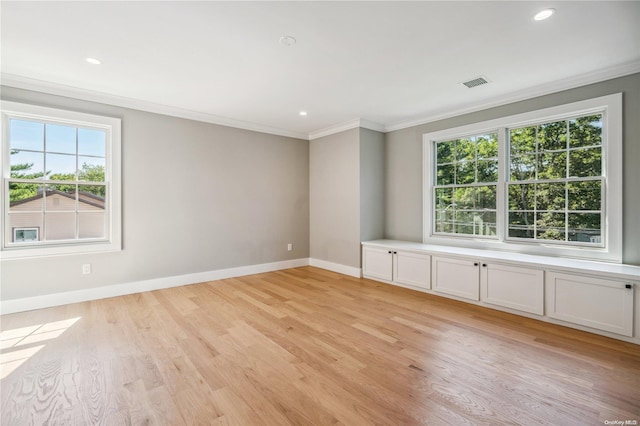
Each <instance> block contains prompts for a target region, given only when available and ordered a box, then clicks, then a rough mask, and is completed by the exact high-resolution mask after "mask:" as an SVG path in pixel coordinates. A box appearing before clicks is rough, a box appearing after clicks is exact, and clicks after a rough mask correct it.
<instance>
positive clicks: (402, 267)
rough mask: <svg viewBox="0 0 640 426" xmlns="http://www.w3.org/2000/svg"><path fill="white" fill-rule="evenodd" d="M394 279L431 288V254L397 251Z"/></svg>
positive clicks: (402, 282) (401, 282)
mask: <svg viewBox="0 0 640 426" xmlns="http://www.w3.org/2000/svg"><path fill="white" fill-rule="evenodd" d="M395 253H396V254H395V262H394V265H393V275H394V276H393V280H394V281H395V282H398V283H400V284H407V285H412V286H416V287H422V288H427V289H429V288H431V274H430V272H431V256H429V255H428V254H420V253H407V252H403V251H396V252H395Z"/></svg>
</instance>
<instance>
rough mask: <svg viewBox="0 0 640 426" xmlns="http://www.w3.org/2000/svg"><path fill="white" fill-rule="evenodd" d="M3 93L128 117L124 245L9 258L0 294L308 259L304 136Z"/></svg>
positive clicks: (0, 275)
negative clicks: (88, 269) (85, 270)
mask: <svg viewBox="0 0 640 426" xmlns="http://www.w3.org/2000/svg"><path fill="white" fill-rule="evenodd" d="M1 95H2V99H5V100H11V101H19V102H27V103H33V104H39V105H44V106H53V107H60V108H63V109H70V110H78V111H83V112H89V113H95V114H102V115H109V116H115V117H120V118H122V158H123V176H122V180H123V191H122V193H123V212H122V213H123V219H122V220H123V251H121V252H117V253H103V254H92V255H72V256H59V257H50V258H40V259H23V260H10V261H9V260H5V261H3V262H2V268H1V269H2V270H1V272H0V279H1V282H2V299H3V300H10V299H15V298H23V297H30V296H37V295H44V294H51V293H57V292H65V291H73V290H80V289H87V288H92V287H99V286H108V285H113V284H121V283H128V282H135V281H139V280H146V279H152V278H161V277H170V276H177V275H183V274H190V273H196V272H205V271H213V270H218V269H223V268H230V267H238V266H247V265H254V264H260V263H268V262H275V261H282V260H288V259H297V258H307V257H309V144H308V142H307V141H304V140H300V139H292V138H286V137H282V136H273V135H268V134H264V133H257V132H251V131H246V130H240V129H234V128H230V127H224V126H218V125H213V124H207V123H201V122H196V121H191V120H185V119H180V118H175V117H169V116H163V115H158V114H152V113H147V112H142V111H136V110H130V109H125V108H119V107H114V106H108V105H102V104H97V103H92V102H84V101H78V100H74V99H69V98H63V97H58V96H52V95H46V94H41V93H36V92H30V91H24V90H19V89H14V88H8V87H3V88H2V92H1ZM354 227H355V229H359V228H358V226H357V224H356V225H354ZM287 243H292V244H293V248H294V250H293V251H291V252H288V251H287ZM83 263H91V264H92V269H93V271H92V274H91V275H81V265H82V264H83Z"/></svg>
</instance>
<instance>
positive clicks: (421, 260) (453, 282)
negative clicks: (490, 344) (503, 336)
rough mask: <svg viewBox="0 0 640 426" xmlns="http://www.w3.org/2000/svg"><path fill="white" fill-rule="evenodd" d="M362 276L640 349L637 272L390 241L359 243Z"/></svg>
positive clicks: (639, 280) (623, 267) (639, 278)
mask: <svg viewBox="0 0 640 426" xmlns="http://www.w3.org/2000/svg"><path fill="white" fill-rule="evenodd" d="M362 268H363V271H362V272H363V276H364V277H365V278H372V279H376V280H380V281H385V282H388V283H391V284H396V285H401V286H405V287H411V288H415V289H417V290H421V291H425V292H428V293H433V294H437V295H441V296H445V297H452V298H455V299H457V300H462V301H467V302H469V303H474V304H479V305H483V306H486V307H491V308H494V309H500V310H506V311H508V312H512V313H515V314H520V315H526V316H529V317H533V318H539V319H541V320H543V321H550V322H556V323H560V324H563V325H567V326H570V327H575V328H580V329H583V330H587V331H592V332H595V333H599V334H605V335H607V336H610V337H616V338H622V337H621V336H625V337H628V338H629V339H624V338H622V339H623V340H627V341H631V342H634V343H638V344H640V314H639V312H640V303H639V302H638V300H637V299H640V297H636V292H635V288H636V287H637V286H639V285H640V267H635V266H629V265H614V264H603V263H598V262H588V261H578V260H570V259H558V258H550V257H544V256H531V255H522V254H517V253H503V252H495V251H488V250H477V249H462V248H453V247H442V246H430V245H426V244H418V243H408V242H402V241H393V240H377V241H371V242H365V243H363V246H362Z"/></svg>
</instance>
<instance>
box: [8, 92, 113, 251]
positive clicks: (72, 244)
mask: <svg viewBox="0 0 640 426" xmlns="http://www.w3.org/2000/svg"><path fill="white" fill-rule="evenodd" d="M0 107H1V115H2V121H1V126H2V131H1V134H2V164H1V165H0V168H1V172H2V173H1V175H2V185H0V198H1V199H2V201H1V202H0V207H1V212H0V213H1V214H0V218H1V220H2V226H1V227H0V233H1V235H0V238H1V241H2V242H1V244H0V259H17V258H25V257H39V256H56V255H65V254H83V253H96V252H110V251H119V250H122V225H121V222H122V208H121V206H122V195H121V181H122V168H121V120H120V119H119V118H114V117H106V116H100V115H94V114H87V113H81V112H75V111H68V110H62V109H57V108H49V107H43V106H37V105H30V104H24V103H18V102H10V101H2V102H1V104H0ZM12 118H16V119H25V120H32V121H42V122H54V123H56V124H64V125H69V126H74V127H78V126H85V127H92V128H99V129H101V130H104V131H105V133H106V139H105V141H106V147H105V148H106V151H105V154H106V158H105V184H106V186H107V199H106V200H105V207H106V213H107V216H108V219H107V226H106V228H107V232H106V235H105V238H103V239H100V240H89V241H82V240H73V241H63V242H47V243H37V242H33V243H29V244H24V245H9V244H7V238H6V237H7V236H8V235H10V233H11V232H12V230H11V228H10V223H9V178H10V176H11V165H10V159H9V154H10V146H9V120H10V119H12ZM8 233H9V234H8Z"/></svg>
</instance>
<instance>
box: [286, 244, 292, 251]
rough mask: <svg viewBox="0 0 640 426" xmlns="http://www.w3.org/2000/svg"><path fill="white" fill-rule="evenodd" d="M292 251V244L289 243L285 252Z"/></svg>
mask: <svg viewBox="0 0 640 426" xmlns="http://www.w3.org/2000/svg"><path fill="white" fill-rule="evenodd" d="M291 250H293V244H291V243H289V244H287V251H291Z"/></svg>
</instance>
